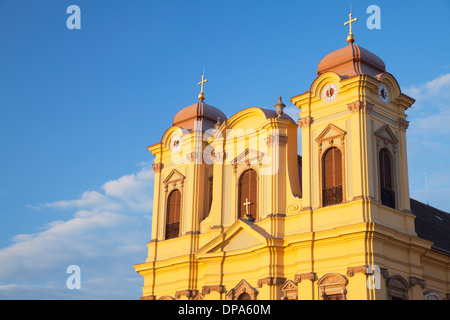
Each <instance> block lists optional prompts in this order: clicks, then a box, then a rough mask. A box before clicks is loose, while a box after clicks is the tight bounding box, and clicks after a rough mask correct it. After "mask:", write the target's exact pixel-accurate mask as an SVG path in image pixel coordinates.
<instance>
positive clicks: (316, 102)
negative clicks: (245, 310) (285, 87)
mask: <svg viewBox="0 0 450 320" xmlns="http://www.w3.org/2000/svg"><path fill="white" fill-rule="evenodd" d="M354 21H356V20H355V19H351V16H350V20H349V22H348V23H347V24H349V25H350V26H351V23H352V22H354ZM347 42H348V44H347V45H346V46H345V47H343V48H341V49H338V50H336V51H333V52H331V53H329V54H328V55H326V56H325V57H324V58H323V59H322V60H321V61H320V63H319V65H318V68H317V77H316V79H315V80H314V81H313V82H312V84H311V87H310V89H309V90H308V91H306V92H305V93H303V94H300V95H298V96H295V97H292V98H291V101H292V102H293V104H294V105H296V106H297V107H298V108H299V109H300V110H301V112H300V118H301V119H300V120H299V127H300V129H301V134H302V190H303V193H302V211H303V212H304V213H305V214H309V216H310V218H309V221H310V225H309V229H310V230H311V231H312V232H314V233H316V234H317V232H322V231H323V232H331V230H332V232H333V236H331V234H330V235H329V238H328V240H327V241H331V242H336V241H339V240H338V239H339V238H342V236H344V235H345V236H349V235H350V234H353V235H356V234H359V235H360V236H361V241H362V242H360V245H362V243H364V246H363V247H364V248H365V249H364V250H361V251H358V250H357V251H354V252H352V250H350V247H346V248H347V249H349V251H348V252H347V253H348V254H350V255H354V256H353V257H354V259H355V260H354V264H355V265H356V264H357V263H356V261H358V263H359V264H361V265H365V266H371V265H377V266H380V267H382V268H383V267H387V264H386V261H390V259H396V255H398V254H399V253H398V252H397V251H396V250H397V249H396V247H395V246H392V247H391V246H390V245H387V242H389V241H394V240H393V239H394V238H395V237H396V236H393V235H398V237H399V239H402V240H401V241H400V240H399V242H398V243H397V245H400V246H401V245H407V241H410V240H405V239H406V238H408V237H409V239H417V238H416V236H417V234H416V232H415V226H414V219H415V216H414V215H413V214H412V212H411V208H410V197H409V182H408V165H407V148H406V130H407V128H408V124H409V122H408V121H406V113H405V111H406V110H407V109H408V108H409V107H410V106H411V105H412V104H413V103H414V99H412V98H410V97H408V96H406V95H405V94H403V93H402V92H401V89H400V86H399V84H398V82H397V80H396V79H395V78H394V76H393V75H392V74H390V73H389V72H387V71H386V66H385V63H384V62H383V61H382V60H381V59H380V58H379V57H378V56H376V55H375V54H373V53H372V52H370V51H368V50H366V49H364V48H363V47H361V46H359V45H357V44H355V36H354V35H353V33H352V32H351V31H350V34H349V35H348V37H347ZM399 235H401V236H399ZM327 237H328V236H327ZM393 237H394V238H393ZM411 237H412V238H411ZM389 239H390V240H389ZM356 257H358V258H356ZM336 258H337V256H336ZM408 259H410V260H413V259H418V257H417V256H414V255H413V254H411V256H410V257H409V258H408ZM314 260H317V256H316V255H315V254H312V256H311V261H314ZM316 265H317V264H316ZM313 267H314V266H313V265H312V266H311V268H313ZM410 267H411V269H412V273H413V274H414V276H419V277H420V275H421V273H420V272H421V271H420V270H419V269H415V266H412V265H411V266H410ZM383 285H384V282H383ZM365 287H366V285H365V283H361V284H360V288H365ZM385 292H386V290H373V291H370V290H369V291H368V293H367V296H368V298H369V297H372V298H376V299H379V298H381V299H383V298H385V297H384V294H385ZM380 295H381V296H380Z"/></svg>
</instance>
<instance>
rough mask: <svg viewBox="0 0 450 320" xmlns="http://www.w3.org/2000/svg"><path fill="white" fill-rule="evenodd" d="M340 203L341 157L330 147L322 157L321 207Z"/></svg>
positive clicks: (337, 151)
mask: <svg viewBox="0 0 450 320" xmlns="http://www.w3.org/2000/svg"><path fill="white" fill-rule="evenodd" d="M339 203H342V156H341V151H340V150H339V149H338V148H336V147H332V148H330V149H328V150H327V151H326V152H325V154H324V155H323V157H322V205H323V206H324V207H325V206H331V205H334V204H339Z"/></svg>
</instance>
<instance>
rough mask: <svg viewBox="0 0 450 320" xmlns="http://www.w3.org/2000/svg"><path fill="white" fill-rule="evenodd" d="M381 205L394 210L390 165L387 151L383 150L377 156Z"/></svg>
mask: <svg viewBox="0 0 450 320" xmlns="http://www.w3.org/2000/svg"><path fill="white" fill-rule="evenodd" d="M379 168H380V187H381V203H382V204H383V205H385V206H388V207H391V208H395V192H394V185H393V181H392V165H391V156H390V154H389V151H387V150H386V149H385V148H383V149H381V150H380V154H379Z"/></svg>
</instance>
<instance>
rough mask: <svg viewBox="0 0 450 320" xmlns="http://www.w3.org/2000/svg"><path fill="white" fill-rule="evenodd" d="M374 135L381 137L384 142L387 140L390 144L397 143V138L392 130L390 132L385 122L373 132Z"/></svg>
mask: <svg viewBox="0 0 450 320" xmlns="http://www.w3.org/2000/svg"><path fill="white" fill-rule="evenodd" d="M375 136H376V137H377V138H379V139H382V140H383V141H385V142H389V143H391V144H397V143H398V139H397V137H396V136H395V134H394V132H392V130H391V128H389V126H388V125H387V124H386V125H384V126H382V127H381V128H380V129H378V130H377V131H376V132H375Z"/></svg>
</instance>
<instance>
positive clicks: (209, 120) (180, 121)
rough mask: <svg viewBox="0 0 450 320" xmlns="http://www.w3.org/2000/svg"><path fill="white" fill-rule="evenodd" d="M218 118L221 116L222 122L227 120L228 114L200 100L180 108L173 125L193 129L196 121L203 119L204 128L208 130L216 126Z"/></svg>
mask: <svg viewBox="0 0 450 320" xmlns="http://www.w3.org/2000/svg"><path fill="white" fill-rule="evenodd" d="M218 118H220V122H223V121H225V120H227V116H226V115H225V114H224V113H223V112H222V111H220V110H219V109H217V108H216V107H213V106H210V105H208V104H206V103H204V102H203V100H200V101H199V102H197V103H195V104H193V105H190V106H187V107H186V108H184V109H182V110H180V111H179V112H178V113H177V114H176V115H175V117H174V118H173V125H174V126H177V127H180V128H183V129H186V130H193V129H194V124H195V121H201V124H202V130H208V129H212V128H214V125H215V124H216V123H217V121H218Z"/></svg>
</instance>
